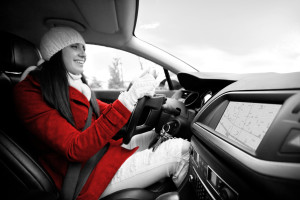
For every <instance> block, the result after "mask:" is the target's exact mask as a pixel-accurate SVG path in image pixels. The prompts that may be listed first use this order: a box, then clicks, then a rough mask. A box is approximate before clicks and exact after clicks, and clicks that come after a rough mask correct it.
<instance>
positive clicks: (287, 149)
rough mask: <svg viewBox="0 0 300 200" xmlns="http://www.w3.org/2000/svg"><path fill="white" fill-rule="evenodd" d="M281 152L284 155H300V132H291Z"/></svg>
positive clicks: (293, 130) (294, 130)
mask: <svg viewBox="0 0 300 200" xmlns="http://www.w3.org/2000/svg"><path fill="white" fill-rule="evenodd" d="M280 151H281V152H282V153H300V130H298V129H292V130H291V131H290V133H289V134H288V137H287V138H286V139H285V141H284V143H283V145H282V147H281V149H280Z"/></svg>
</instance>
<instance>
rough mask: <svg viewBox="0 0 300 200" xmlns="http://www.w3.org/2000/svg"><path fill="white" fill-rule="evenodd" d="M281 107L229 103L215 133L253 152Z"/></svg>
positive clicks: (275, 105) (276, 105)
mask: <svg viewBox="0 0 300 200" xmlns="http://www.w3.org/2000/svg"><path fill="white" fill-rule="evenodd" d="M280 107H281V105H278V104H262V103H245V102H233V101H231V102H229V104H228V106H227V108H226V110H225V112H224V114H223V116H222V118H221V120H220V122H219V124H218V125H217V128H216V131H217V132H218V133H220V134H222V135H223V136H225V138H228V139H229V140H232V141H234V142H237V143H239V144H242V145H244V146H246V147H248V148H250V149H251V150H253V151H255V150H256V148H257V147H258V145H259V143H260V142H261V140H262V139H263V137H264V135H265V133H266V132H267V130H268V128H269V127H270V125H271V123H272V121H273V120H274V118H275V116H276V114H277V113H278V111H279V109H280Z"/></svg>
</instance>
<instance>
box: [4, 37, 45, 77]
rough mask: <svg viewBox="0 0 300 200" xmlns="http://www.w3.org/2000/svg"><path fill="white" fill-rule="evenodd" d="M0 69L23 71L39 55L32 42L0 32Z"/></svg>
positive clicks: (33, 62)
mask: <svg viewBox="0 0 300 200" xmlns="http://www.w3.org/2000/svg"><path fill="white" fill-rule="evenodd" d="M0 41H1V48H0V71H7V72H23V71H24V70H25V69H26V68H27V67H29V66H31V65H36V64H37V62H38V61H39V60H40V58H41V56H40V54H39V51H38V49H37V48H36V47H35V45H34V44H32V43H30V42H29V41H27V40H25V39H23V38H20V37H18V36H16V35H13V34H11V33H7V32H0Z"/></svg>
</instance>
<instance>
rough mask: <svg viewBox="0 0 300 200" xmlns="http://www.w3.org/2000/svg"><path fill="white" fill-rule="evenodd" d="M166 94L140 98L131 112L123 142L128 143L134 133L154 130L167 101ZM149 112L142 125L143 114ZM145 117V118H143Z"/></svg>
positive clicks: (125, 127)
mask: <svg viewBox="0 0 300 200" xmlns="http://www.w3.org/2000/svg"><path fill="white" fill-rule="evenodd" d="M165 101H166V98H165V96H154V97H143V98H141V99H139V100H138V102H137V105H136V106H135V108H134V110H133V111H132V113H131V117H130V119H129V121H128V122H127V124H126V125H125V126H124V129H125V133H124V135H123V143H124V144H128V143H129V142H130V140H131V138H132V137H133V136H134V135H137V134H140V133H143V132H145V131H150V130H152V129H153V128H154V127H155V125H156V124H157V122H158V120H159V116H160V114H161V108H162V105H163V104H164V103H165ZM146 111H147V112H149V113H148V115H147V117H146V119H145V121H144V122H142V123H143V124H142V125H139V122H140V120H141V118H143V117H142V116H145V114H147V113H146ZM143 119H144V118H143Z"/></svg>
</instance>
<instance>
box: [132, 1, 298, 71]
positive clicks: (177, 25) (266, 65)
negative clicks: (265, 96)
mask: <svg viewBox="0 0 300 200" xmlns="http://www.w3.org/2000/svg"><path fill="white" fill-rule="evenodd" d="M170 7H172V9H170ZM299 7H300V1H297V0H289V1H280V0H279V1H277V0H276V1H273V0H264V1H260V0H254V1H253V0H244V1H239V0H228V1H222V0H213V1H205V0H189V1H188V2H185V1H180V0H161V1H155V3H153V1H147V0H140V3H139V10H140V12H139V16H138V20H137V26H136V30H135V35H136V36H137V37H138V38H141V39H142V40H145V41H148V42H150V43H152V44H153V45H155V46H157V47H160V48H161V49H164V50H166V51H168V52H170V53H172V54H173V55H174V56H176V57H178V58H180V59H182V60H184V61H185V62H187V63H189V64H191V65H192V66H193V67H195V68H197V69H198V70H199V71H202V72H203V71H206V72H207V71H213V72H235V73H251V72H281V73H284V72H293V71H299V65H300V48H299V46H300V45H299V42H300V27H299V24H300V14H299V11H298V8H299ZM153 12H155V15H153ZM166 12H167V14H166ZM164 38H168V39H167V40H166V39H164Z"/></svg>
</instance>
